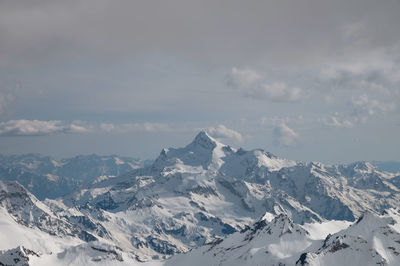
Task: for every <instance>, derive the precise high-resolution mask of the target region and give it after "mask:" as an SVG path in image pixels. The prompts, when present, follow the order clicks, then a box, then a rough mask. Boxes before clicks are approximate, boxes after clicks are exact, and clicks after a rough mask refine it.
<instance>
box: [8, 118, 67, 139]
mask: <svg viewBox="0 0 400 266" xmlns="http://www.w3.org/2000/svg"><path fill="white" fill-rule="evenodd" d="M66 130H68V128H67V127H65V126H63V125H62V122H61V121H58V120H50V121H40V120H25V119H21V120H10V121H7V122H1V123H0V135H1V136H40V135H52V134H56V133H63V132H65V131H66Z"/></svg>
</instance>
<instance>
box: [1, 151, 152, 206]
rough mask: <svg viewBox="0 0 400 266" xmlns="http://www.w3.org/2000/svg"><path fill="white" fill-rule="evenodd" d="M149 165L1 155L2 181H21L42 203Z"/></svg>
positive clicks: (106, 159)
mask: <svg viewBox="0 0 400 266" xmlns="http://www.w3.org/2000/svg"><path fill="white" fill-rule="evenodd" d="M148 163H149V161H142V160H139V159H133V158H129V157H119V156H116V155H110V156H99V155H94V154H92V155H79V156H76V157H73V158H67V159H61V160H54V159H52V158H51V157H49V156H41V155H39V154H24V155H9V156H6V155H0V180H2V181H18V182H19V183H20V184H22V185H23V186H24V187H26V188H27V189H28V190H29V191H30V192H31V193H33V194H34V195H35V196H36V197H37V198H39V199H41V200H42V199H45V198H57V197H60V196H64V195H67V194H69V193H71V192H73V191H75V190H77V189H79V188H80V187H82V186H83V185H84V184H86V183H92V182H97V181H98V180H103V179H107V178H110V177H115V176H118V175H120V174H123V173H126V172H129V171H131V170H133V169H136V168H139V167H142V166H144V165H145V164H148Z"/></svg>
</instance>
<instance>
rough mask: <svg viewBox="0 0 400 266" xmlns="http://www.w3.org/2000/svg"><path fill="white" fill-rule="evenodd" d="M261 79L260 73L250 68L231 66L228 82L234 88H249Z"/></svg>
mask: <svg viewBox="0 0 400 266" xmlns="http://www.w3.org/2000/svg"><path fill="white" fill-rule="evenodd" d="M260 79H261V75H260V74H259V73H257V72H256V71H255V70H252V69H250V68H242V69H240V68H236V67H234V68H232V72H231V74H230V75H229V77H228V84H229V85H230V86H233V87H234V88H249V87H251V86H253V85H254V84H255V83H256V82H258V81H259V80H260Z"/></svg>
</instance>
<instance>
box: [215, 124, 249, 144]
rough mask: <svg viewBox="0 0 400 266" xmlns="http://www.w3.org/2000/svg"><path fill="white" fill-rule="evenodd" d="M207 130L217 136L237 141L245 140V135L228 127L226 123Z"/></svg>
mask: <svg viewBox="0 0 400 266" xmlns="http://www.w3.org/2000/svg"><path fill="white" fill-rule="evenodd" d="M207 132H208V133H209V134H210V135H211V136H213V137H215V138H228V139H232V140H234V141H237V142H242V141H243V137H242V135H241V134H240V133H239V132H237V131H235V130H233V129H230V128H227V127H226V126H224V125H218V126H217V127H209V128H208V129H207Z"/></svg>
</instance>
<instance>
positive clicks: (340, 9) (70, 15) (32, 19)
mask: <svg viewBox="0 0 400 266" xmlns="http://www.w3.org/2000/svg"><path fill="white" fill-rule="evenodd" d="M399 11H400V4H399V2H398V1H385V2H376V1H373V0H351V1H345V0H338V1H317V0H307V1H301V2H298V1H297V2H296V1H286V0H283V1H273V0H270V1H255V0H250V1H240V0H233V1H226V2H225V1H222V2H218V3H216V2H215V1H201V2H198V1H192V0H189V1H180V0H172V1H168V2H159V1H153V0H149V1H109V0H89V1H77V0H73V1H49V0H41V1H35V3H32V2H30V1H2V2H1V4H0V35H1V36H2V40H1V42H2V45H1V48H0V62H2V63H4V62H6V63H7V64H10V63H11V64H19V63H22V64H26V63H33V62H35V63H38V62H43V60H44V61H47V60H50V61H51V60H54V59H55V58H60V57H64V58H71V59H76V58H80V57H87V56H95V57H96V56H97V57H106V58H107V57H109V56H111V57H114V58H115V57H121V58H124V57H126V56H138V55H143V54H151V53H163V54H171V55H174V56H177V55H178V56H182V57H183V58H185V59H188V58H190V59H194V58H195V60H196V61H202V62H215V63H219V64H221V63H222V64H227V63H228V64H234V63H240V64H242V63H246V62H248V61H249V60H252V61H253V60H256V61H257V60H259V59H268V60H269V61H270V62H271V64H275V63H278V62H279V63H293V64H298V62H301V64H302V65H304V64H306V63H310V62H316V61H321V60H325V59H326V58H333V57H335V58H338V57H343V58H346V57H348V56H352V57H354V56H362V55H363V53H366V52H367V51H369V50H371V49H385V50H387V52H391V51H390V49H391V48H392V47H395V46H396V45H398V40H399V38H398V37H399V33H398V30H397V27H396V26H397V25H398V24H399V17H398V13H399ZM388 25H389V26H388ZM390 25H393V26H390ZM309 51H312V54H311V53H309ZM392 52H393V51H392ZM393 53H394V52H393ZM394 54H395V53H394Z"/></svg>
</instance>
